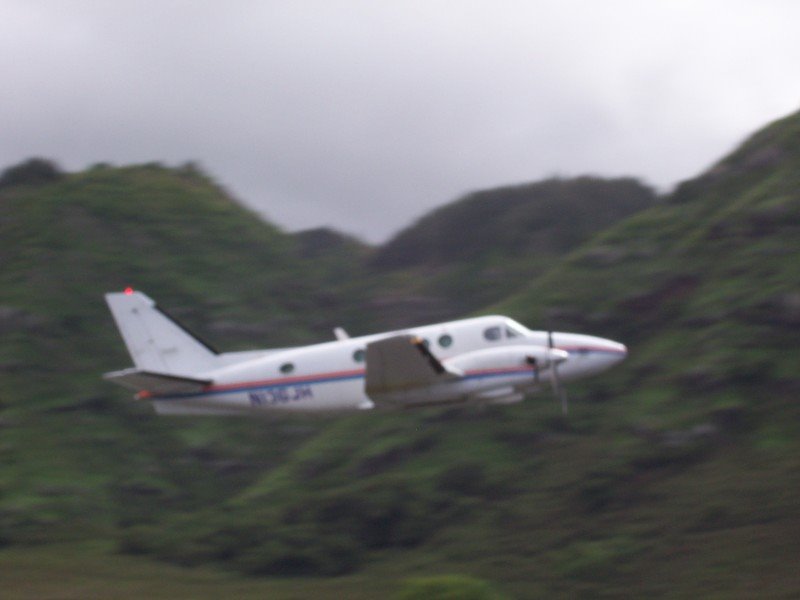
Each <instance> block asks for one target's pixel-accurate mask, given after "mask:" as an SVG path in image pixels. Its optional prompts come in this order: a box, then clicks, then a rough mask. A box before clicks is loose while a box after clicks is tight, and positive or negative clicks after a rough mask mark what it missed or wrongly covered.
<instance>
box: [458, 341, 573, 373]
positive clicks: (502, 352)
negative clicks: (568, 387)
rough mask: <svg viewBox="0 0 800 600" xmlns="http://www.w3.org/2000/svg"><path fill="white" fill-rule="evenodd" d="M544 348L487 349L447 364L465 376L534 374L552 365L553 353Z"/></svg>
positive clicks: (504, 347)
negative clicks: (503, 372) (512, 372)
mask: <svg viewBox="0 0 800 600" xmlns="http://www.w3.org/2000/svg"><path fill="white" fill-rule="evenodd" d="M552 352H560V351H559V350H555V351H550V350H548V349H547V348H545V347H543V346H501V347H499V348H486V349H484V350H476V351H475V352H468V353H467V354H461V355H460V356H454V357H453V358H450V359H448V360H446V361H444V362H445V364H447V366H448V367H453V368H455V369H457V370H459V371H461V372H462V373H464V374H465V375H468V374H470V373H474V372H480V371H492V370H514V369H520V370H523V369H527V370H530V371H531V372H532V373H533V370H534V367H535V368H537V369H542V368H546V367H548V366H549V364H550V359H551V353H552Z"/></svg>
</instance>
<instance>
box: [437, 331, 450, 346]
mask: <svg viewBox="0 0 800 600" xmlns="http://www.w3.org/2000/svg"><path fill="white" fill-rule="evenodd" d="M439 345H440V346H441V347H442V348H449V347H450V346H452V345H453V338H452V336H450V335H449V334H447V333H445V334H444V335H441V336H439Z"/></svg>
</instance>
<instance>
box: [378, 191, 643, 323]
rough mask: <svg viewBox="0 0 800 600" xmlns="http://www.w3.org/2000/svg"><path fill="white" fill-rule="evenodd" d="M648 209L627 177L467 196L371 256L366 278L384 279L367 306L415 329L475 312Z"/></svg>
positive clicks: (406, 231) (429, 217)
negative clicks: (408, 319) (406, 319)
mask: <svg viewBox="0 0 800 600" xmlns="http://www.w3.org/2000/svg"><path fill="white" fill-rule="evenodd" d="M655 202H656V196H655V194H654V192H653V191H652V190H651V189H650V188H648V187H646V186H644V185H643V184H642V183H640V182H639V181H636V180H635V179H630V178H622V179H602V178H599V177H576V178H572V179H559V178H554V179H548V180H545V181H540V182H536V183H528V184H524V185H516V186H508V187H500V188H495V189H490V190H483V191H479V192H475V193H472V194H469V195H467V196H465V197H464V198H460V199H458V200H456V201H454V202H452V203H450V204H447V205H445V206H443V207H441V208H439V209H437V210H435V211H433V212H431V213H430V214H428V215H425V216H424V217H422V218H421V219H420V220H419V221H417V222H416V223H414V224H412V225H411V226H409V227H407V228H406V229H404V230H403V231H401V232H400V233H399V234H397V235H396V236H395V237H394V238H393V239H391V240H390V241H389V242H387V243H386V244H384V245H383V246H381V247H380V248H378V249H377V250H376V251H375V253H374V254H373V255H372V257H371V258H370V265H371V266H372V267H373V270H372V272H371V275H372V277H375V276H376V275H378V274H379V273H384V274H386V275H385V276H384V277H383V279H382V282H383V286H384V289H383V290H381V291H380V293H378V294H376V298H375V306H374V308H375V309H376V310H377V312H378V314H380V315H381V316H385V317H389V315H390V314H391V313H393V312H394V313H398V314H404V315H408V314H410V315H412V316H414V315H418V319H417V320H419V321H420V322H422V321H428V320H434V321H435V320H447V319H451V318H457V317H458V316H460V315H463V314H465V313H467V312H471V311H475V310H479V309H481V308H483V307H485V306H486V305H487V304H490V303H492V302H496V301H498V300H500V299H502V298H505V297H506V296H508V295H509V294H511V293H513V292H515V291H517V290H519V289H520V287H522V286H525V285H527V283H528V282H529V281H531V280H532V279H533V278H535V277H537V276H539V275H541V274H542V273H544V272H545V271H547V270H548V269H550V268H551V267H552V266H553V264H554V263H555V262H557V261H558V260H559V259H560V258H561V257H562V256H564V255H565V254H567V253H568V252H570V251H572V250H574V249H575V248H577V247H578V246H579V245H580V244H582V243H584V242H586V241H587V240H588V239H589V238H590V237H591V236H592V235H594V234H596V233H598V232H600V231H602V230H603V229H605V228H607V227H609V226H611V225H613V224H614V223H617V222H619V221H620V220H622V219H624V218H625V217H628V216H630V215H632V214H634V213H636V212H638V211H641V210H644V209H645V208H649V207H651V206H653V205H654V204H655ZM401 324H403V323H397V325H401ZM406 324H407V323H406Z"/></svg>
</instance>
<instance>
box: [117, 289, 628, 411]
mask: <svg viewBox="0 0 800 600" xmlns="http://www.w3.org/2000/svg"><path fill="white" fill-rule="evenodd" d="M105 299H106V302H107V304H108V306H109V308H110V310H111V313H112V315H113V318H114V321H115V323H116V325H117V328H118V329H119V332H120V334H121V335H122V338H123V341H124V342H125V345H126V346H127V349H128V352H129V353H130V355H131V358H132V359H133V363H134V367H133V368H128V369H124V370H121V371H114V372H111V373H106V374H105V375H103V377H104V379H106V380H108V381H111V382H113V383H116V384H119V385H121V386H123V387H126V388H128V389H131V390H133V391H135V392H136V395H135V398H137V399H140V400H147V401H149V402H151V403H152V404H153V406H154V408H155V410H156V412H157V413H159V414H171V415H177V414H179V415H219V414H242V413H247V412H253V411H273V412H274V411H294V412H304V411H306V412H314V411H324V412H328V411H346V410H366V409H376V408H377V409H380V408H418V407H425V406H444V405H453V404H474V403H477V404H481V403H483V404H511V403H515V402H519V401H521V400H523V399H524V397H525V396H526V394H528V393H530V392H534V391H536V390H538V389H540V388H541V387H543V386H545V385H546V384H548V383H549V384H550V385H551V386H552V388H553V390H554V392H555V393H556V395H557V397H559V398H560V400H561V405H562V410H563V412H564V414H566V413H567V396H566V393H565V391H564V387H563V382H565V381H571V380H575V379H580V378H583V377H587V376H590V375H594V374H596V373H599V372H601V371H605V370H606V369H608V368H610V367H612V366H613V365H615V364H617V363H619V362H620V361H622V360H623V359H624V358H625V357H626V356H627V352H628V351H627V348H626V347H625V346H624V345H623V344H620V343H618V342H614V341H611V340H607V339H603V338H600V337H594V336H590V335H583V334H576V333H562V332H554V331H531V330H529V329H527V328H526V327H524V326H523V325H521V324H519V323H517V322H516V321H514V320H513V319H510V318H508V317H503V316H482V317H473V318H467V319H461V320H457V321H449V322H446V323H438V324H435V325H427V326H424V327H413V328H410V329H404V330H399V331H391V332H387V333H379V334H374V335H367V336H362V337H352V338H351V337H349V336H348V335H347V333H346V332H345V331H344V329H342V328H340V327H337V328H336V329H335V330H334V333H335V338H336V339H335V340H333V341H328V342H323V343H319V344H313V345H310V346H302V347H294V348H278V349H268V350H254V351H244V352H224V353H220V352H217V351H216V350H215V349H214V348H212V347H211V346H210V345H208V344H207V343H205V342H203V341H201V340H200V339H199V338H198V337H197V336H195V335H193V334H192V333H190V332H189V331H188V330H187V329H186V328H185V327H183V326H182V325H181V324H180V323H178V321H176V320H175V319H174V318H172V317H170V316H169V315H167V314H166V313H165V312H164V311H163V310H161V309H160V308H159V307H158V306H157V305H156V303H155V302H154V301H153V300H151V299H150V298H149V297H148V296H147V295H145V294H144V293H142V292H140V291H136V290H133V289H132V288H127V289H125V291H123V292H112V293H108V294H106V295H105Z"/></svg>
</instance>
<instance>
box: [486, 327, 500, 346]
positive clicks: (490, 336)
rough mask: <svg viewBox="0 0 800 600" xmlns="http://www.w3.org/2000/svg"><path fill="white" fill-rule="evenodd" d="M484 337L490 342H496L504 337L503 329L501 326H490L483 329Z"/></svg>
mask: <svg viewBox="0 0 800 600" xmlns="http://www.w3.org/2000/svg"><path fill="white" fill-rule="evenodd" d="M483 337H485V338H486V339H487V340H489V341H490V342H496V341H497V340H499V339H500V338H502V337H503V330H502V329H500V328H499V327H488V328H487V329H485V330H484V331H483Z"/></svg>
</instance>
